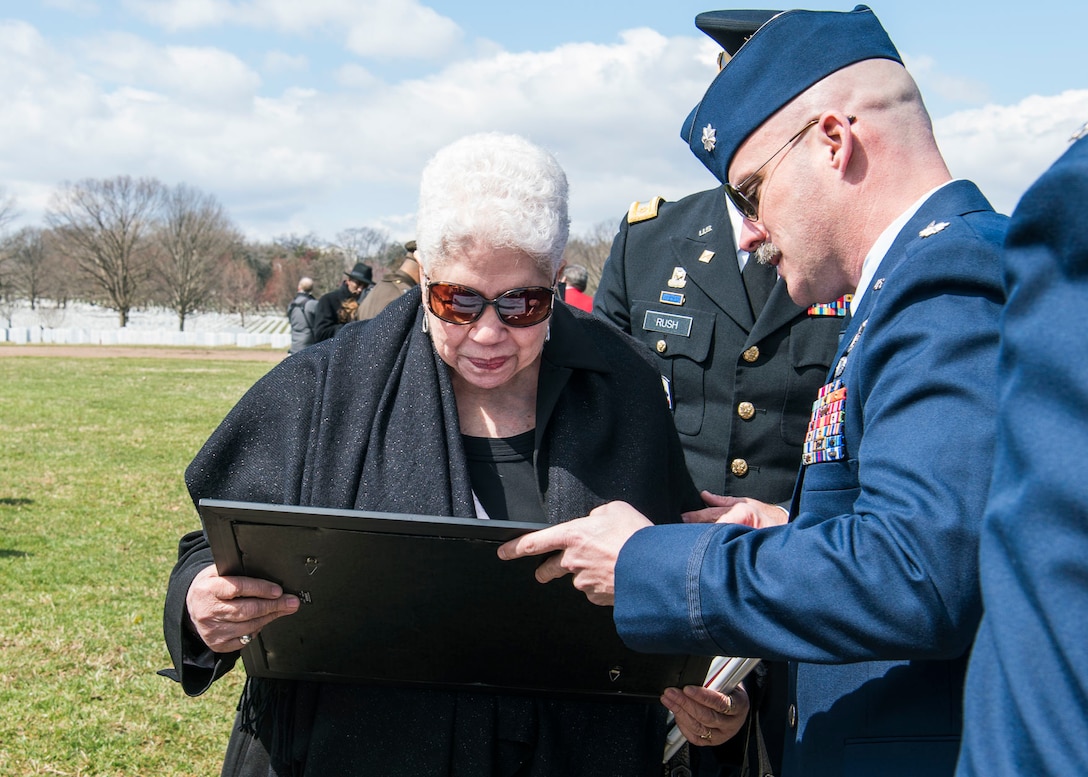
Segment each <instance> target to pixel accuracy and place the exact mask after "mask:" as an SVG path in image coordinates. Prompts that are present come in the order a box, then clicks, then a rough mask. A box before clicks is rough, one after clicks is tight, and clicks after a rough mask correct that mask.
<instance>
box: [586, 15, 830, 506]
mask: <svg viewBox="0 0 1088 777" xmlns="http://www.w3.org/2000/svg"><path fill="white" fill-rule="evenodd" d="M774 13H775V12H773V11H708V12H706V13H701V14H699V15H698V16H697V17H696V18H695V25H696V26H697V27H698V28H699V29H701V30H702V31H703V32H705V33H706V34H707V35H709V36H710V37H712V38H713V39H714V40H715V41H717V42H718V43H719V44H721V46H722V48H723V52H722V55H721V56H722V58H723V59H725V58H729V57H731V56H732V55H733V54H734V53H735V52H736V51H737V49H739V48H740V46H741V44H743V43H744V41H745V40H747V38H748V36H750V35H751V34H752V33H753V32H755V31H756V29H758V28H759V26H760V25H762V24H763V23H764V22H766V21H767V20H768V19H769V18H770V17H771V16H773V15H774ZM740 227H741V215H740V213H738V212H737V210H736V209H735V208H733V207H730V206H729V201H728V199H727V197H726V195H725V188H724V186H719V187H718V188H716V189H711V190H709V191H703V192H698V193H696V194H692V195H689V196H687V197H684V198H683V199H681V200H678V201H676V202H666V201H664V200H663V199H662V198H661V197H656V198H654V199H653V200H651V201H650V202H647V203H639V202H636V203H634V204H633V205H632V206H631V209H630V210H629V212H628V213H627V215H626V217H625V218H624V219H623V220H622V221H621V222H620V227H619V232H618V233H617V235H616V237H615V239H614V241H613V243H612V251H611V253H610V254H609V257H608V261H606V262H605V265H604V269H603V271H602V273H601V281H600V284H599V285H598V286H597V291H596V294H595V295H594V303H593V305H594V312H595V313H596V314H597V315H598V316H599V317H601V318H604V319H606V320H608V321H610V322H612V323H613V324H615V325H616V326H618V327H619V328H620V329H623V330H624V331H625V332H627V333H628V334H632V335H634V336H635V337H636V338H638V339H639V340H642V341H643V342H644V343H646V344H647V345H648V346H650V349H651V351H653V353H654V354H656V356H657V363H658V366H659V368H660V370H661V373H662V376H663V377H664V379H665V383H666V386H667V387H668V390H669V392H670V395H671V402H672V406H673V418H674V421H675V422H676V427H677V431H679V432H680V439H681V442H682V443H683V444H684V454H685V456H686V457H687V462H688V469H689V470H690V471H691V474H692V478H693V479H694V480H695V484H696V486H698V487H699V489H700V490H706V491H710V492H712V493H714V494H732V495H735V496H749V497H754V498H756V499H760V500H763V501H766V502H786V501H788V500H789V498H790V495H791V494H792V493H793V484H794V480H795V479H796V477H797V466H798V463H799V462H800V460H801V443H802V442H803V440H804V437H805V429H806V427H807V425H808V416H809V411H810V410H811V406H812V401H813V400H814V399H815V398H816V391H817V390H818V389H819V388H820V386H821V385H823V379H824V377H825V375H826V374H827V370H828V368H829V367H830V365H831V357H832V356H833V355H834V353H835V348H836V347H837V345H838V336H839V333H840V331H841V330H842V324H843V320H844V319H843V318H842V315H844V314H845V306H843V305H838V306H836V305H813V306H807V305H805V306H801V305H798V304H796V303H794V302H793V301H791V300H790V298H789V294H788V293H787V291H786V286H785V284H784V283H781V282H777V281H778V274H777V273H776V272H775V269H774V267H771V266H770V265H767V264H761V263H760V262H757V261H755V259H751V260H749V257H748V252H747V251H738V248H737V242H736V234H738V233H739V232H740ZM824 301H825V302H826V301H827V300H824Z"/></svg>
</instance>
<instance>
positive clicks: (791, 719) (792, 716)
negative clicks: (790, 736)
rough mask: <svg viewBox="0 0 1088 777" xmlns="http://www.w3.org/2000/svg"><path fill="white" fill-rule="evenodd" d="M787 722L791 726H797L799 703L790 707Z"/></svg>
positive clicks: (787, 712)
mask: <svg viewBox="0 0 1088 777" xmlns="http://www.w3.org/2000/svg"><path fill="white" fill-rule="evenodd" d="M786 722H787V723H788V724H789V726H790V728H797V705H796V704H791V705H790V708H789V709H788V710H787V711H786Z"/></svg>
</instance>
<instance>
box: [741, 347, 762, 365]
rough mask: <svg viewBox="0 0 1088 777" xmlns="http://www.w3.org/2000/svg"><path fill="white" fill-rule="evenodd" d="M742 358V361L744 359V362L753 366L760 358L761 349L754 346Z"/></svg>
mask: <svg viewBox="0 0 1088 777" xmlns="http://www.w3.org/2000/svg"><path fill="white" fill-rule="evenodd" d="M740 356H741V358H742V359H744V361H746V362H748V363H749V364H751V363H752V362H754V361H755V360H756V359H758V358H759V347H758V346H755V345H753V346H752V347H751V348H749V349H747V350H746V351H745V352H744V353H742V354H741V355H740Z"/></svg>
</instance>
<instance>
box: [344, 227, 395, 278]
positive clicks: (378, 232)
mask: <svg viewBox="0 0 1088 777" xmlns="http://www.w3.org/2000/svg"><path fill="white" fill-rule="evenodd" d="M388 242H389V233H388V232H386V231H385V230H383V229H373V228H371V227H352V228H351V229H345V230H343V231H341V232H337V233H336V242H335V243H333V245H332V248H335V249H336V250H338V251H339V252H340V254H341V255H342V256H343V257H344V267H343V269H345V270H348V269H350V268H351V267H352V266H353V265H354V264H355V263H356V262H365V261H367V260H368V259H373V258H374V257H376V256H378V255H379V254H381V253H382V251H383V250H384V249H385V246H386V244H387V243H388Z"/></svg>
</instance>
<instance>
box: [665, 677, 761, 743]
mask: <svg viewBox="0 0 1088 777" xmlns="http://www.w3.org/2000/svg"><path fill="white" fill-rule="evenodd" d="M661 703H662V704H664V705H665V707H666V708H668V710H669V711H670V712H671V713H672V714H673V716H674V717H675V718H676V727H677V728H679V729H680V733H682V734H683V735H684V738H685V739H687V740H688V742H690V743H691V744H693V745H696V746H697V747H706V746H708V745H720V744H722V743H723V742H725V741H726V740H728V739H732V738H733V737H734V736H735V735H736V733H737V732H738V731H740V730H741V728H743V726H744V721H745V720H746V719H747V718H748V693H747V691H745V690H744V685H743V684H741V685H738V686H737V687H736V688H734V689H733V690H732V691H730V692H729V693H728V694H724V693H720V692H719V691H712V690H710V689H709V688H703V687H702V686H700V685H689V686H687V687H685V688H683V689H680V688H666V689H665V693H664V694H662V696H661Z"/></svg>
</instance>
